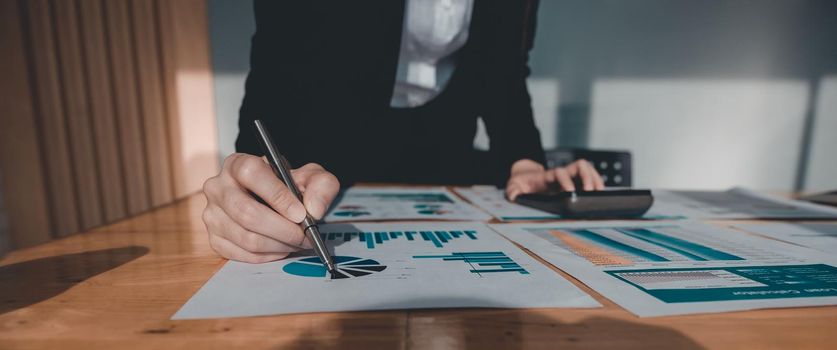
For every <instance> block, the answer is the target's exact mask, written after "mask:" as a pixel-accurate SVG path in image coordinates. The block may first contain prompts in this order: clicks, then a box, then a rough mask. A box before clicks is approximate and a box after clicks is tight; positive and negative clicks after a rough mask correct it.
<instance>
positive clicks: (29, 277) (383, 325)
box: [0, 195, 837, 350]
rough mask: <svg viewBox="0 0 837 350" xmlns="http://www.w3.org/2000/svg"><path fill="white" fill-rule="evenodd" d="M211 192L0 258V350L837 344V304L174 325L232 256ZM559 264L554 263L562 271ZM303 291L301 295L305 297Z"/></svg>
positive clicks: (369, 315) (609, 307)
mask: <svg viewBox="0 0 837 350" xmlns="http://www.w3.org/2000/svg"><path fill="white" fill-rule="evenodd" d="M203 207H204V198H203V196H202V195H195V196H192V197H190V198H189V199H187V200H183V201H180V202H178V203H175V204H173V205H170V206H167V207H163V208H161V209H158V210H155V211H153V212H150V213H147V214H144V215H141V216H138V217H135V218H132V219H128V220H124V221H121V222H118V223H116V224H113V225H109V226H105V227H101V228H99V229H95V230H92V231H89V232H85V233H82V234H77V235H73V236H70V237H67V238H64V239H61V240H57V241H53V242H50V243H47V244H43V245H40V246H36V247H32V248H29V249H24V250H20V251H15V252H13V253H11V254H9V255H8V256H6V257H5V258H4V259H3V260H2V261H0V348H2V349H7V348H27V349H29V348H61V349H75V348H79V349H92V348H154V349H164V348H190V349H204V348H222V349H227V348H232V347H240V348H245V349H248V350H253V349H262V348H269V349H277V348H285V347H289V348H290V347H295V348H312V349H321V348H330V347H333V348H338V347H339V348H356V349H374V348H382V349H392V348H410V349H412V348H420V349H442V348H467V349H487V348H489V349H490V348H511V349H515V348H521V349H522V348H549V349H554V348H562V349H565V348H570V349H572V348H585V349H588V348H591V347H597V348H614V347H619V348H642V349H646V348H663V349H699V348H734V349H741V348H752V349H771V348H772V349H804V348H823V349H824V348H834V347H835V346H837V345H835V344H837V307H819V308H805V309H776V310H760V311H748V312H734V313H725V314H709V315H694V316H677V317H658V318H646V319H640V318H637V317H635V316H633V315H631V314H629V313H628V312H627V311H625V310H623V309H621V308H620V307H618V306H616V305H615V304H613V303H612V302H610V301H608V300H607V299H604V298H602V297H601V296H600V295H598V294H597V293H596V292H594V291H592V290H590V289H589V288H586V287H585V286H583V285H581V284H580V283H578V281H576V280H574V279H573V278H571V277H569V276H567V275H566V274H564V273H561V274H562V275H563V276H565V277H567V278H569V279H570V280H571V281H573V282H574V283H576V284H577V285H579V286H580V287H581V288H582V289H583V290H584V291H586V292H587V293H589V294H591V295H593V296H594V297H595V298H596V299H597V300H598V301H599V302H601V303H602V304H604V307H603V308H600V309H529V310H486V309H481V310H476V309H456V310H411V311H386V312H353V313H322V314H306V315H290V316H275V317H256V318H240V319H219V320H188V321H171V320H169V318H170V317H171V315H172V314H174V312H175V311H177V309H178V308H180V306H181V305H182V304H183V303H184V302H185V301H186V300H187V299H189V297H191V296H192V294H193V293H195V291H197V290H198V288H200V286H201V285H202V284H203V283H204V282H206V280H207V279H209V278H210V276H212V275H213V274H214V273H215V271H216V270H217V269H218V268H220V267H221V265H223V264H224V262H225V261H224V260H223V259H221V258H219V257H218V256H216V255H215V254H214V253H213V252H212V250H211V249H210V247H209V245H208V244H207V239H206V235H207V234H206V232H205V230H204V225H203V223H202V222H201V220H200V212H201V210H202V209H203ZM556 271H557V270H556ZM300 297H304V296H300Z"/></svg>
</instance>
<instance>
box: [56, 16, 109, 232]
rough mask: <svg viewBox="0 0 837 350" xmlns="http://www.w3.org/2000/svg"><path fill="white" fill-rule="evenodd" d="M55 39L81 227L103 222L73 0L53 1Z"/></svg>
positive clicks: (91, 125)
mask: <svg viewBox="0 0 837 350" xmlns="http://www.w3.org/2000/svg"><path fill="white" fill-rule="evenodd" d="M53 11H54V12H55V13H54V21H55V33H56V37H55V39H56V42H57V43H58V55H59V57H61V59H60V60H58V62H59V65H58V67H59V70H60V72H61V90H62V95H63V97H64V98H63V101H64V108H65V110H64V113H65V116H66V121H67V131H68V132H69V136H68V139H69V141H70V150H71V156H72V168H73V173H74V175H75V176H74V179H75V186H76V194H77V196H78V197H77V199H78V202H77V203H78V209H79V213H80V217H81V228H82V229H88V228H91V227H94V226H98V225H101V224H102V223H104V220H103V218H102V201H101V197H100V196H99V174H98V170H97V162H98V161H97V159H96V152H95V151H94V149H95V148H96V146H95V140H94V139H93V133H92V132H91V129H92V128H93V123H91V122H90V106H89V105H88V103H87V102H88V101H87V85H86V78H85V71H86V70H85V67H84V63H83V61H82V57H81V55H82V52H81V51H82V50H81V49H82V48H81V38H80V37H79V24H78V18H79V15H78V11H77V10H76V3H75V1H70V0H57V1H53Z"/></svg>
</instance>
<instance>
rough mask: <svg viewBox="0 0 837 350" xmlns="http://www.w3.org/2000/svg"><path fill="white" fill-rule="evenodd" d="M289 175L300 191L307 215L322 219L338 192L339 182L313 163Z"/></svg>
mask: <svg viewBox="0 0 837 350" xmlns="http://www.w3.org/2000/svg"><path fill="white" fill-rule="evenodd" d="M291 173H292V176H293V177H294V181H296V183H297V184H299V188H300V191H302V202H303V203H304V204H305V208H306V209H307V210H308V213H309V214H311V216H313V217H314V218H315V219H320V218H322V217H323V215H325V212H326V210H328V207H329V206H330V205H331V202H332V201H333V200H334V198H335V197H336V196H337V193H338V192H339V191H340V181H338V180H337V177H336V176H334V175H333V174H332V173H330V172H328V171H326V170H325V169H323V167H321V166H320V165H318V164H314V163H309V164H306V165H304V166H302V167H300V168H299V169H296V170H293V171H291Z"/></svg>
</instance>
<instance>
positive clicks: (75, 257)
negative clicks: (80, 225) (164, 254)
mask: <svg viewBox="0 0 837 350" xmlns="http://www.w3.org/2000/svg"><path fill="white" fill-rule="evenodd" d="M147 253H148V248H146V247H142V246H128V247H122V248H113V249H102V250H94V251H89V252H82V253H75V254H65V255H58V256H51V257H47V258H41V259H35V260H29V261H24V262H19V263H15V264H11V265H6V266H0V315H2V314H5V313H7V312H9V311H14V310H17V309H20V308H24V307H27V306H29V305H32V304H35V303H38V302H41V301H44V300H47V299H49V298H52V297H54V296H56V295H58V294H61V293H62V292H64V291H66V290H67V289H70V288H71V287H73V286H75V285H76V284H79V283H81V282H83V281H85V280H87V279H89V278H91V277H93V276H96V275H98V274H100V273H103V272H105V271H108V270H111V269H114V268H116V267H119V266H120V265H123V264H125V263H127V262H129V261H131V260H134V259H136V258H139V257H141V256H143V255H145V254H147Z"/></svg>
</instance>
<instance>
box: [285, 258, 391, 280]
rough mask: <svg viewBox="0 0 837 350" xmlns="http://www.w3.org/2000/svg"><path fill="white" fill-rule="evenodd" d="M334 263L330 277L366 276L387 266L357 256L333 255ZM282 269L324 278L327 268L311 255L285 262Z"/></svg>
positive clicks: (297, 274) (301, 275)
mask: <svg viewBox="0 0 837 350" xmlns="http://www.w3.org/2000/svg"><path fill="white" fill-rule="evenodd" d="M334 265H335V267H336V271H335V272H334V274H333V275H332V276H330V277H331V279H343V278H355V277H362V276H368V275H371V274H373V273H376V272H381V271H383V270H385V269H386V268H387V267H386V266H385V265H381V263H379V262H377V261H375V260H372V259H366V258H358V257H354V256H335V257H334ZM282 271H285V273H288V274H291V275H294V276H300V277H315V278H326V277H329V276H328V270H327V269H326V268H325V266H324V265H323V264H322V262H320V258H318V257H316V256H315V257H311V258H304V259H299V260H296V261H292V262H290V263H288V264H286V265H285V266H284V267H283V268H282Z"/></svg>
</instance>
